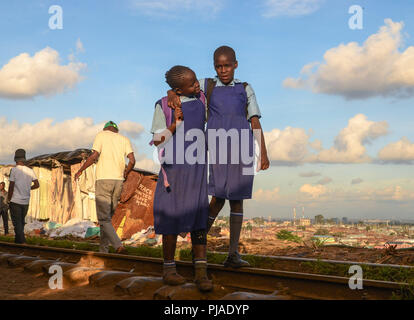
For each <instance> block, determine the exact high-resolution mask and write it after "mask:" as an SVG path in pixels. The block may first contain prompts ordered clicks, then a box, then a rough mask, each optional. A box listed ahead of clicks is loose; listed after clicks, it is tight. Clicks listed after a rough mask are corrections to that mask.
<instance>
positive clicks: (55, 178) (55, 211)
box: [50, 166, 63, 223]
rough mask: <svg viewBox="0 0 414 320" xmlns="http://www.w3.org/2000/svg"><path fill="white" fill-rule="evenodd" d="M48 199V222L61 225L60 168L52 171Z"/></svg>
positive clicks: (61, 184)
mask: <svg viewBox="0 0 414 320" xmlns="http://www.w3.org/2000/svg"><path fill="white" fill-rule="evenodd" d="M50 198H51V202H50V203H51V209H50V220H51V221H54V222H59V223H61V222H60V221H61V220H62V217H63V167H61V166H59V167H57V168H53V169H52V172H51V188H50Z"/></svg>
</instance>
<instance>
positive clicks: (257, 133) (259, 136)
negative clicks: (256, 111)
mask: <svg viewBox="0 0 414 320" xmlns="http://www.w3.org/2000/svg"><path fill="white" fill-rule="evenodd" d="M250 125H251V127H252V130H253V135H254V138H255V139H256V141H258V142H259V141H260V143H259V145H260V168H258V169H259V170H266V169H268V168H269V158H268V157H267V150H266V143H265V139H264V135H263V130H262V126H261V124H260V120H259V117H258V116H253V117H251V118H250Z"/></svg>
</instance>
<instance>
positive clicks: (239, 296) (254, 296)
mask: <svg viewBox="0 0 414 320" xmlns="http://www.w3.org/2000/svg"><path fill="white" fill-rule="evenodd" d="M220 300H291V297H289V296H286V295H281V294H279V292H278V291H275V292H273V293H272V294H259V293H252V292H243V291H238V292H233V293H229V294H227V295H225V296H224V297H223V298H221V299H220Z"/></svg>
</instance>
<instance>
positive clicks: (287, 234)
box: [276, 230, 302, 242]
mask: <svg viewBox="0 0 414 320" xmlns="http://www.w3.org/2000/svg"><path fill="white" fill-rule="evenodd" d="M276 237H277V238H278V239H280V240H288V241H293V242H301V241H302V238H301V237H299V236H297V235H294V234H292V232H291V231H287V230H280V231H279V232H278V233H276Z"/></svg>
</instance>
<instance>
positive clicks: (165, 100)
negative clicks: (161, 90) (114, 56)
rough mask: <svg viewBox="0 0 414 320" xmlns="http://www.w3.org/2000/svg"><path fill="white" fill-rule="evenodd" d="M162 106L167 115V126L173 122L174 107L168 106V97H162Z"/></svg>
mask: <svg viewBox="0 0 414 320" xmlns="http://www.w3.org/2000/svg"><path fill="white" fill-rule="evenodd" d="M161 108H162V111H163V112H164V115H165V122H166V124H167V128H168V127H169V126H170V125H171V124H172V109H171V108H170V107H168V97H163V98H162V99H161Z"/></svg>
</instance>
